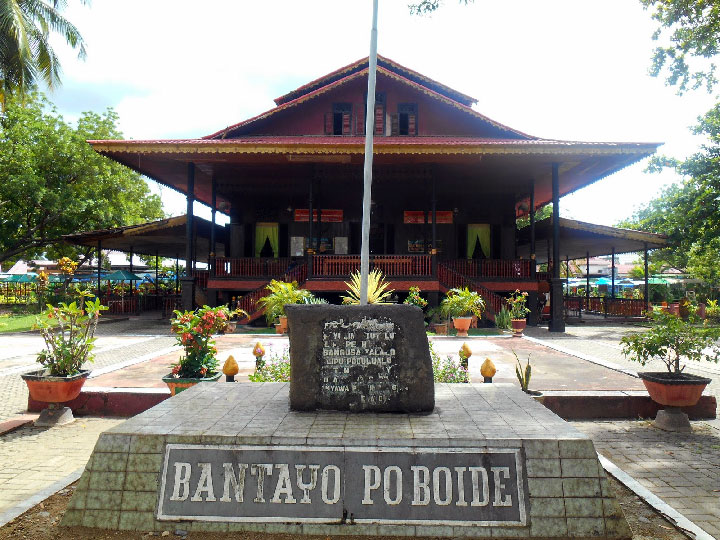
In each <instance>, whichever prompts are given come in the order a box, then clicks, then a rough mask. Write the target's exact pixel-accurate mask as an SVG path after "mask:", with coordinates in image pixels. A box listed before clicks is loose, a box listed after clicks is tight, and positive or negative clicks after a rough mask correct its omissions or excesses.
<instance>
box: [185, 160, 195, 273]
mask: <svg viewBox="0 0 720 540" xmlns="http://www.w3.org/2000/svg"><path fill="white" fill-rule="evenodd" d="M194 202H195V164H194V163H188V167H187V210H186V213H187V220H186V224H185V233H186V238H185V276H186V277H192V271H193V268H192V261H193V254H194V253H195V245H194V244H195V242H194V240H195V236H194V232H195V227H193V225H194V222H195V219H194V218H193V203H194Z"/></svg>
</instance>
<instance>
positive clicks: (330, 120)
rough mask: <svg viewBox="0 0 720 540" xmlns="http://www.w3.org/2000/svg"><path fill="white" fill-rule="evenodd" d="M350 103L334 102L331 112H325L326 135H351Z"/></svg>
mask: <svg viewBox="0 0 720 540" xmlns="http://www.w3.org/2000/svg"><path fill="white" fill-rule="evenodd" d="M351 115H352V105H351V104H350V103H334V104H333V110H332V112H331V113H326V114H325V135H350V134H351V128H350V118H351Z"/></svg>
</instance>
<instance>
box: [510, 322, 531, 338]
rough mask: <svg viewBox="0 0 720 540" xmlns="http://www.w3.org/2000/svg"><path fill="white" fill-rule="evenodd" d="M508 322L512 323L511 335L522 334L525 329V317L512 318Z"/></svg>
mask: <svg viewBox="0 0 720 540" xmlns="http://www.w3.org/2000/svg"><path fill="white" fill-rule="evenodd" d="M510 322H511V323H512V330H513V336H514V337H520V336H522V335H523V331H524V330H525V327H526V326H527V321H526V320H525V319H512V320H511V321H510Z"/></svg>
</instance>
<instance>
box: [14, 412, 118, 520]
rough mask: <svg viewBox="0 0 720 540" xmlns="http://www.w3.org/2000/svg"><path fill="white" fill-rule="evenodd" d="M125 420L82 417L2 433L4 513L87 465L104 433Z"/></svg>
mask: <svg viewBox="0 0 720 540" xmlns="http://www.w3.org/2000/svg"><path fill="white" fill-rule="evenodd" d="M124 420H125V419H124V418H123V419H113V418H82V419H79V420H77V421H75V422H74V423H72V424H68V425H66V426H57V427H53V428H52V429H47V428H38V427H34V426H25V427H21V428H20V429H18V430H16V431H13V432H11V433H6V434H4V435H0V515H2V514H3V513H4V512H6V511H8V510H9V509H10V508H12V507H13V506H15V505H17V504H18V503H20V502H22V501H24V500H25V499H27V498H29V497H31V496H32V495H34V494H35V493H37V492H39V491H42V490H44V489H47V488H48V487H49V486H51V485H52V484H54V483H56V482H57V481H59V480H61V479H63V478H65V477H67V476H68V475H69V474H71V473H73V472H74V471H76V470H78V469H80V468H83V467H85V464H86V463H87V461H88V459H89V458H90V454H91V453H92V449H93V448H94V447H95V442H96V441H97V438H98V436H99V435H100V433H102V432H103V431H105V430H106V429H110V428H111V427H113V426H115V425H117V424H119V423H120V422H123V421H124Z"/></svg>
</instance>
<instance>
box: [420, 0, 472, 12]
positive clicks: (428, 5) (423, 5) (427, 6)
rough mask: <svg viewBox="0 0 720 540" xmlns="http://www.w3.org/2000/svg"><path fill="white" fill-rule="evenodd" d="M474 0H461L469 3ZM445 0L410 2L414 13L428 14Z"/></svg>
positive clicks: (462, 2)
mask: <svg viewBox="0 0 720 540" xmlns="http://www.w3.org/2000/svg"><path fill="white" fill-rule="evenodd" d="M472 1H473V0H459V2H460V3H461V4H469V3H470V2H472ZM442 3H443V0H420V2H418V3H417V4H408V8H410V13H411V14H412V15H427V14H429V13H432V12H434V11H435V10H436V9H438V8H439V7H440V6H441V5H442Z"/></svg>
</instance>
